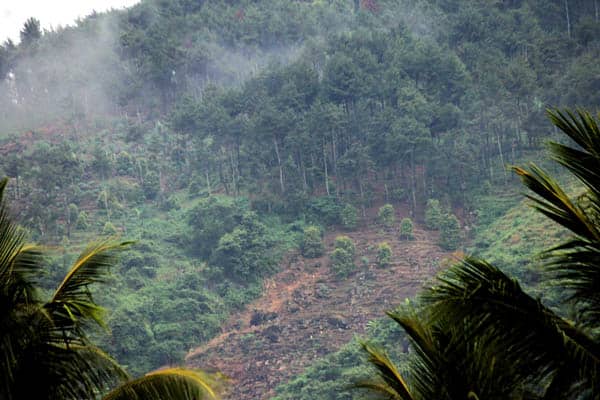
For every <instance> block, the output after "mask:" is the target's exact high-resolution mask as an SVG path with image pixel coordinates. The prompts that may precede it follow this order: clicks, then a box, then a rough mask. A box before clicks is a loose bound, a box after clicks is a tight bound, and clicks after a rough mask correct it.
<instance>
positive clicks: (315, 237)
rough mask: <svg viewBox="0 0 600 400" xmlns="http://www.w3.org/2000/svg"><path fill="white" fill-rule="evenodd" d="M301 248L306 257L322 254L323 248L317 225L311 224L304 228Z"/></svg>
mask: <svg viewBox="0 0 600 400" xmlns="http://www.w3.org/2000/svg"><path fill="white" fill-rule="evenodd" d="M301 250H302V255H303V256H304V257H306V258H317V257H320V256H321V255H323V251H324V250H325V248H324V246H323V238H322V235H321V229H319V227H317V226H313V225H311V226H307V227H306V228H304V234H303V237H302V246H301Z"/></svg>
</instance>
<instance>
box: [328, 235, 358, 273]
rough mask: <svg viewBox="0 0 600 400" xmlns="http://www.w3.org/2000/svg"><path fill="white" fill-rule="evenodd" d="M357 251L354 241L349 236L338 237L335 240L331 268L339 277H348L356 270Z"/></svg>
mask: <svg viewBox="0 0 600 400" xmlns="http://www.w3.org/2000/svg"><path fill="white" fill-rule="evenodd" d="M355 252H356V249H355V247H354V243H353V242H352V239H350V238H349V237H347V236H338V237H337V238H336V239H335V249H334V250H333V252H332V253H331V255H330V256H329V258H330V261H331V263H330V267H331V269H332V271H333V272H335V274H336V275H337V276H339V277H346V276H348V275H350V273H351V272H352V271H353V270H354V269H356V265H355V264H354V255H355Z"/></svg>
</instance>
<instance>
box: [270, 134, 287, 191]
mask: <svg viewBox="0 0 600 400" xmlns="http://www.w3.org/2000/svg"><path fill="white" fill-rule="evenodd" d="M273 144H274V145H275V154H276V155H277V166H278V167H279V186H280V188H281V194H284V193H285V188H284V186H283V167H282V165H281V156H280V154H279V145H278V144H277V138H275V137H273Z"/></svg>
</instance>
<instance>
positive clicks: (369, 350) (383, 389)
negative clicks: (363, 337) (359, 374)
mask: <svg viewBox="0 0 600 400" xmlns="http://www.w3.org/2000/svg"><path fill="white" fill-rule="evenodd" d="M360 345H361V347H362V348H363V350H364V351H365V352H366V354H367V355H368V361H369V363H371V365H372V366H373V367H374V368H375V369H376V370H377V374H378V377H379V378H380V379H379V380H376V381H359V382H357V383H356V384H355V385H354V386H355V387H357V388H362V389H369V390H372V391H374V392H377V393H379V394H382V395H384V396H386V397H388V398H390V399H398V400H412V399H413V397H412V395H411V394H410V390H409V388H408V385H407V383H406V381H405V380H404V378H403V377H402V375H400V372H399V371H398V369H397V368H396V366H395V365H394V363H393V362H392V360H390V358H389V357H388V355H387V354H386V353H385V351H384V350H383V349H382V348H380V347H379V346H377V345H375V344H373V343H370V342H367V341H361V342H360Z"/></svg>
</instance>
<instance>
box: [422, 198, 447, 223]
mask: <svg viewBox="0 0 600 400" xmlns="http://www.w3.org/2000/svg"><path fill="white" fill-rule="evenodd" d="M442 218H443V211H442V207H441V206H440V201H439V200H437V199H429V200H427V206H426V207H425V226H426V227H427V229H431V230H437V229H440V225H441V223H442Z"/></svg>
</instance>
